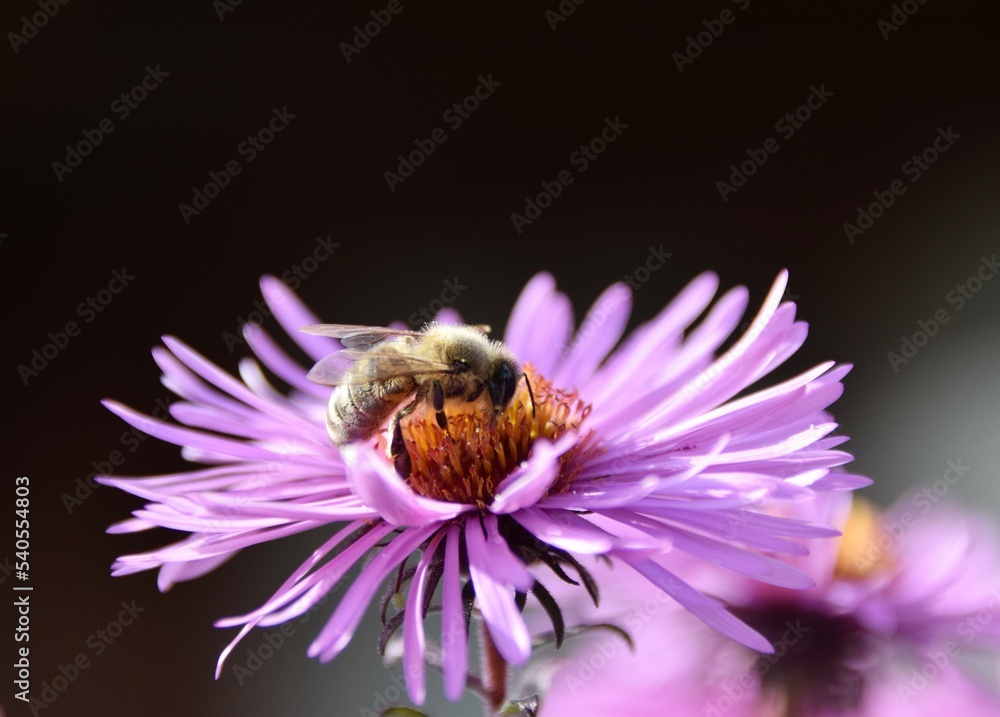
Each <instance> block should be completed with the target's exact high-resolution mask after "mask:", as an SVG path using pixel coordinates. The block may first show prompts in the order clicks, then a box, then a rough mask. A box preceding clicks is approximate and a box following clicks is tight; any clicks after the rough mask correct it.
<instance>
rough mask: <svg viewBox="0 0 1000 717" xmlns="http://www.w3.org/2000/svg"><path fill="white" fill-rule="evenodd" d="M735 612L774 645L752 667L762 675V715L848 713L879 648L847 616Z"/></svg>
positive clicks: (778, 608)
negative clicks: (764, 712) (770, 652)
mask: <svg viewBox="0 0 1000 717" xmlns="http://www.w3.org/2000/svg"><path fill="white" fill-rule="evenodd" d="M736 612H738V613H739V615H740V617H741V618H743V619H744V620H746V622H747V623H748V624H749V625H751V626H752V627H754V628H755V629H757V630H758V631H760V632H761V634H763V635H764V636H765V637H767V638H768V639H769V640H771V641H772V643H773V644H774V646H775V654H774V655H773V656H771V655H761V656H760V657H758V658H757V663H756V664H755V665H754V667H753V671H756V673H757V674H760V675H761V688H762V693H763V694H762V699H763V700H764V702H765V703H766V704H768V705H769V707H770V710H769V711H768V712H767V714H774V715H780V716H781V717H795V715H803V714H816V713H818V712H823V713H824V714H826V713H827V711H829V712H830V713H831V714H842V713H844V714H847V713H851V714H853V712H854V710H856V709H857V707H858V705H859V704H860V703H861V701H862V698H863V696H864V690H865V685H866V683H867V679H868V678H869V677H871V671H872V670H873V669H874V666H875V665H877V663H878V661H879V655H880V649H879V647H878V644H877V641H875V640H874V639H873V638H872V637H871V636H870V635H869V634H868V633H867V632H866V631H865V630H864V628H862V627H861V626H860V625H859V624H858V623H857V622H856V621H855V620H854V619H853V618H852V617H851V616H850V615H829V614H823V613H819V612H815V611H811V610H809V609H803V608H802V607H801V606H796V605H794V604H787V605H772V606H770V607H768V608H765V609H763V610H745V611H736Z"/></svg>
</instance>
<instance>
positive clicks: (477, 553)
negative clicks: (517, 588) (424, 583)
mask: <svg viewBox="0 0 1000 717" xmlns="http://www.w3.org/2000/svg"><path fill="white" fill-rule="evenodd" d="M478 529H479V527H478V526H477V525H475V524H473V525H471V526H467V527H466V532H465V544H466V547H467V548H468V553H469V574H470V575H471V576H472V584H473V586H475V588H476V604H477V605H479V610H480V612H482V614H483V620H485V621H486V627H487V628H488V629H489V631H490V636H491V637H492V638H493V643H494V644H495V645H496V648H497V650H498V651H499V652H500V655H501V656H502V657H503V659H505V660H506V661H507V662H508V663H510V664H511V665H514V666H516V667H520V666H522V665H524V663H526V662H527V661H528V657H529V656H530V655H531V637H530V635H529V634H528V628H527V626H526V625H525V624H524V618H523V617H522V616H521V611H520V610H518V609H517V605H516V603H515V602H514V588H513V587H512V586H511V585H509V584H507V583H505V582H504V580H503V579H501V578H500V577H498V576H497V575H496V574H495V572H494V564H493V560H494V558H493V556H492V555H491V554H490V553H489V551H488V550H486V547H485V545H486V541H485V540H477V539H475V538H473V537H470V536H474V535H475V531H476V530H478Z"/></svg>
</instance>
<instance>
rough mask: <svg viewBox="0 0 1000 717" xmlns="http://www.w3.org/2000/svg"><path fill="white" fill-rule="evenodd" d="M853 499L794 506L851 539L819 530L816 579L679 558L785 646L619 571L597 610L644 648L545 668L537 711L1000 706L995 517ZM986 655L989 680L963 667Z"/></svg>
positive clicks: (791, 711)
mask: <svg viewBox="0 0 1000 717" xmlns="http://www.w3.org/2000/svg"><path fill="white" fill-rule="evenodd" d="M845 498H846V496H843V495H840V496H832V497H831V496H823V497H822V498H821V499H820V500H819V501H810V502H804V503H800V504H798V505H797V508H798V510H797V513H798V514H799V515H800V516H801V517H807V518H809V519H812V520H821V521H829V522H832V523H834V524H836V525H842V526H843V531H844V537H843V539H842V540H833V541H829V540H827V541H810V544H809V546H808V547H809V548H810V554H809V555H808V556H804V557H801V558H799V559H798V562H799V565H800V567H802V568H803V569H804V570H805V571H806V572H808V573H809V574H810V575H812V576H813V577H814V578H815V579H816V581H817V585H816V587H814V588H812V589H809V590H795V591H791V590H786V589H782V588H775V587H772V586H766V585H762V584H760V583H754V582H751V581H748V580H746V579H744V578H739V577H736V578H734V577H732V576H724V575H721V574H719V573H718V572H717V571H716V572H715V573H714V574H709V571H706V570H705V569H704V566H696V565H694V564H692V563H691V562H690V561H687V562H688V564H687V566H683V567H682V566H675V568H676V569H678V570H685V569H687V570H688V571H690V572H689V573H686V574H687V576H688V577H689V578H690V579H692V580H693V581H694V582H696V583H697V584H698V585H699V587H701V588H703V589H705V590H707V591H710V592H712V593H713V594H715V595H718V596H720V597H722V598H723V599H724V600H726V602H727V603H728V604H729V605H730V606H731V609H732V610H733V611H734V612H735V613H736V614H738V615H739V616H740V617H741V618H742V619H744V620H745V621H746V622H747V623H748V624H750V625H752V626H754V627H755V628H757V629H758V630H759V631H760V632H761V633H762V634H764V635H767V636H768V638H769V639H770V640H771V642H772V643H773V645H774V648H775V649H774V650H773V652H772V654H769V655H760V654H757V653H755V652H753V651H751V650H748V649H746V648H745V647H743V646H741V645H737V644H736V643H733V642H730V641H727V640H724V639H720V636H719V635H718V634H717V633H714V632H711V631H709V630H707V629H705V627H704V626H703V625H700V624H698V623H695V622H694V621H692V620H691V618H690V615H687V614H685V613H684V612H683V611H681V610H678V609H673V608H672V606H666V605H663V604H662V602H663V601H662V600H658V599H657V597H658V596H657V595H655V592H654V591H651V590H650V588H649V586H648V585H644V584H642V582H641V581H638V580H635V579H629V577H628V576H618V578H619V584H618V585H617V589H618V592H617V593H616V594H613V595H609V596H606V597H607V598H608V599H605V600H604V601H603V604H602V606H601V609H600V611H599V612H595V611H593V610H592V611H591V613H590V614H588V615H586V618H587V619H588V621H591V622H609V621H610V622H619V623H621V624H622V627H624V628H625V629H626V630H629V631H630V632H631V634H632V638H633V639H634V641H635V643H636V644H635V652H634V653H632V652H630V651H629V649H628V648H627V646H626V645H625V644H624V642H623V641H622V640H620V639H618V640H616V639H614V638H615V636H614V634H613V633H604V634H603V635H602V636H601V637H598V636H597V635H596V633H595V634H594V636H592V637H590V638H588V641H587V642H585V643H582V644H579V645H578V646H577V649H576V650H574V651H570V654H568V655H564V656H563V658H562V659H561V660H560V661H559V662H557V663H550V664H549V665H548V666H547V667H544V666H543V667H542V668H541V670H540V672H542V673H543V674H544V673H548V674H549V678H548V680H547V684H546V685H544V687H545V689H544V692H545V697H544V698H543V700H542V704H541V711H540V713H539V714H540V716H541V717H560V716H561V715H573V716H574V717H576V716H578V715H579V716H581V717H582V716H584V715H604V714H611V713H616V714H629V715H647V714H648V715H655V714H661V713H662V712H660V711H658V710H660V709H662V705H663V704H671V705H672V707H675V708H676V709H677V711H678V714H685V715H688V714H690V715H701V716H704V717H720V715H727V716H730V717H772V716H774V715H782V716H784V715H795V716H796V717H875V716H876V715H877V716H878V717H895V716H896V715H898V716H899V717H904V716H905V717H913V716H918V717H945V716H947V715H969V716H970V717H991V716H992V715H997V714H1000V694H998V693H997V691H996V675H997V674H998V673H997V668H998V667H1000V554H998V551H997V530H996V526H995V525H993V524H992V522H991V521H989V520H986V519H984V518H982V517H980V516H977V515H973V514H969V513H967V512H965V511H962V510H960V509H958V508H955V507H953V506H948V505H946V504H943V503H942V504H937V505H935V506H933V507H932V506H931V504H930V502H929V501H928V500H927V499H926V498H924V497H923V496H920V495H919V494H918V495H914V496H912V497H910V498H907V499H904V500H903V501H900V503H899V504H898V505H897V506H896V507H895V508H893V509H892V510H891V511H889V512H888V513H887V514H885V515H878V514H877V513H876V512H875V511H874V510H873V509H872V508H871V507H870V506H869V505H868V504H867V503H865V502H864V501H861V500H855V501H854V506H853V510H851V501H850V500H849V499H847V500H845ZM928 509H932V510H933V511H934V512H933V513H931V512H930V511H929V510H928ZM848 514H849V517H848ZM670 557H671V556H667V559H670ZM595 573H596V574H597V577H598V578H602V577H604V576H603V575H601V574H600V573H599V572H598V571H597V570H596V569H595ZM696 573H700V574H696ZM553 592H554V594H555V595H556V597H561V594H560V593H561V591H560V590H559V589H554V591H553ZM977 660H978V661H979V663H980V667H985V666H990V667H991V668H992V674H993V677H992V679H991V682H992V683H993V685H992V687H988V686H986V685H983V684H980V683H979V682H978V681H977V680H976V679H974V678H973V677H972V675H971V673H970V671H968V670H966V669H963V668H964V667H968V666H970V665H974V664H976V661H977Z"/></svg>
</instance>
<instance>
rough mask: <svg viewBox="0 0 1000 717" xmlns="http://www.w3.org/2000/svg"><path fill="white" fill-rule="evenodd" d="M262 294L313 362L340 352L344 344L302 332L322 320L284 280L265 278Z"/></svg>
mask: <svg viewBox="0 0 1000 717" xmlns="http://www.w3.org/2000/svg"><path fill="white" fill-rule="evenodd" d="M260 291H261V293H262V294H263V295H264V301H266V302H267V305H268V308H270V309H271V312H272V313H273V314H274V317H275V318H276V319H277V320H278V323H279V324H281V328H283V329H284V330H285V333H287V334H288V335H289V336H290V337H291V338H292V340H293V341H294V342H295V343H297V344H298V345H299V346H300V347H302V350H303V351H305V352H306V353H307V354H309V356H310V357H311V358H312V359H313V361H319V360H320V359H321V358H323V357H324V356H326V355H327V354H332V353H333V352H334V351H337V350H339V349H340V342H339V341H337V340H336V339H331V338H330V337H328V336H312V335H311V334H306V333H303V332H301V331H299V329H300V328H301V327H303V326H308V325H310V324H318V323H320V321H319V318H318V317H317V316H316V315H315V314H314V313H313V312H311V311H310V310H309V309H308V308H306V305H305V304H304V303H302V300H301V299H299V297H298V296H296V295H295V292H294V291H292V290H291V289H289V288H288V286H287V285H286V284H285V282H283V281H282V280H281V279H278V278H277V277H274V276H262V277H261V279H260Z"/></svg>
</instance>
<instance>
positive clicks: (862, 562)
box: [834, 497, 895, 580]
mask: <svg viewBox="0 0 1000 717" xmlns="http://www.w3.org/2000/svg"><path fill="white" fill-rule="evenodd" d="M880 518H881V516H880V515H879V513H878V511H877V510H876V509H875V507H874V506H873V505H872V504H871V503H869V502H868V501H866V500H865V499H863V498H858V497H855V498H854V499H853V501H852V502H851V513H850V515H849V516H848V518H847V522H846V523H845V524H844V529H843V531H842V532H843V534H844V536H843V537H842V538H841V539H840V550H839V551H838V553H837V566H836V568H835V570H834V575H835V576H836V577H838V578H843V579H847V580H850V579H856V580H858V579H862V578H865V577H866V576H867V575H868V574H869V573H870V572H872V571H873V570H874V569H876V568H880V567H884V565H885V564H888V563H891V562H892V556H891V555H890V553H889V551H888V550H886V549H885V547H884V546H885V545H886V542H885V541H884V540H880V538H882V535H883V534H884V533H885V530H884V529H883V528H882V527H881V525H880ZM894 544H895V541H891V542H890V543H889V544H888V545H889V547H890V548H891V547H892V546H893V545H894Z"/></svg>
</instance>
